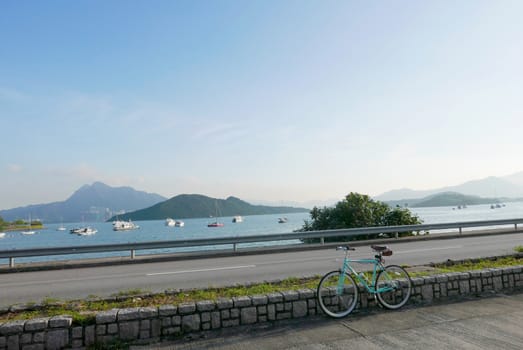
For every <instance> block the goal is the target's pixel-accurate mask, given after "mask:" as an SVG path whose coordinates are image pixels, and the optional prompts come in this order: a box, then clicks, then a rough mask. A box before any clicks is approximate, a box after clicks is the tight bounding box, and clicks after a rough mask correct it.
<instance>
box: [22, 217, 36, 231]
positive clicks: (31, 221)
mask: <svg viewBox="0 0 523 350" xmlns="http://www.w3.org/2000/svg"><path fill="white" fill-rule="evenodd" d="M31 223H32V221H31V215H29V229H28V230H27V231H22V232H21V233H22V234H23V235H34V234H35V233H36V231H33V230H31Z"/></svg>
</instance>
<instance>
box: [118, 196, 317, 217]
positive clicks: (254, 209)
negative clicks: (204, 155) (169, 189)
mask: <svg viewBox="0 0 523 350" xmlns="http://www.w3.org/2000/svg"><path fill="white" fill-rule="evenodd" d="M216 207H217V208H218V211H219V213H218V215H219V216H235V215H243V216H245V215H263V214H285V213H300V212H308V211H310V210H309V209H306V208H295V207H271V206H265V205H252V204H249V203H247V202H245V201H242V200H241V199H238V198H236V197H229V198H227V199H216V198H211V197H207V196H203V195H199V194H181V195H178V196H175V197H173V198H171V199H168V200H166V201H164V202H161V203H157V204H155V205H153V206H151V207H150V208H145V209H141V210H137V211H134V212H130V213H126V214H123V215H118V218H119V219H121V220H128V219H131V220H163V219H165V218H168V217H170V218H173V219H188V218H206V217H211V216H215V215H216ZM115 219H116V216H115V217H113V218H111V219H109V220H110V221H111V220H115Z"/></svg>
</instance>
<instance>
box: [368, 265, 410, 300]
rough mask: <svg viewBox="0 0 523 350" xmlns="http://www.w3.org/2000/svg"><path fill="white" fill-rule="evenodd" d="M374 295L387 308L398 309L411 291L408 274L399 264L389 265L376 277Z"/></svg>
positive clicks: (407, 298)
mask: <svg viewBox="0 0 523 350" xmlns="http://www.w3.org/2000/svg"><path fill="white" fill-rule="evenodd" d="M376 291H377V293H376V297H377V298H378V301H379V303H380V304H381V305H383V306H384V307H386V308H387V309H392V310H395V309H399V308H400V307H402V306H403V305H405V304H406V303H407V301H408V300H409V298H410V294H411V293H412V281H411V280H410V276H409V274H408V273H407V271H405V269H404V268H403V267H401V266H397V265H389V266H386V267H385V269H384V270H383V271H380V273H379V274H378V277H377V278H376Z"/></svg>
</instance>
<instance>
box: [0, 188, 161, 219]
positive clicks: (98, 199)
mask: <svg viewBox="0 0 523 350" xmlns="http://www.w3.org/2000/svg"><path fill="white" fill-rule="evenodd" d="M165 199H166V198H165V197H162V196H160V195H158V194H153V193H147V192H143V191H137V190H135V189H133V188H131V187H111V186H108V185H106V184H103V183H101V182H95V183H93V184H92V185H84V186H82V187H81V188H80V189H78V190H77V191H76V192H74V193H73V194H72V195H71V196H70V197H69V198H68V199H66V200H65V201H63V202H54V203H48V204H36V205H29V206H26V207H18V208H14V209H7V210H1V211H0V216H1V217H2V218H3V219H4V220H6V221H14V220H17V219H25V218H27V217H29V215H31V217H32V218H38V219H40V220H42V221H43V222H78V221H104V220H106V219H107V218H108V217H110V216H113V215H114V214H116V213H120V212H128V211H133V210H137V209H141V208H146V207H149V206H151V205H154V204H156V203H158V202H162V201H164V200H165Z"/></svg>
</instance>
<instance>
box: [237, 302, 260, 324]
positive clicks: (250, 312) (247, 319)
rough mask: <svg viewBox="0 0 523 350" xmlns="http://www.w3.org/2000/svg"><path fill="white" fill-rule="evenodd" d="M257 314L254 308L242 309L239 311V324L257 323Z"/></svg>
mask: <svg viewBox="0 0 523 350" xmlns="http://www.w3.org/2000/svg"><path fill="white" fill-rule="evenodd" d="M257 316H258V313H257V312H256V307H255V306H252V307H244V308H242V309H241V317H240V318H241V324H253V323H256V321H257Z"/></svg>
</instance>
